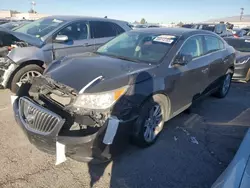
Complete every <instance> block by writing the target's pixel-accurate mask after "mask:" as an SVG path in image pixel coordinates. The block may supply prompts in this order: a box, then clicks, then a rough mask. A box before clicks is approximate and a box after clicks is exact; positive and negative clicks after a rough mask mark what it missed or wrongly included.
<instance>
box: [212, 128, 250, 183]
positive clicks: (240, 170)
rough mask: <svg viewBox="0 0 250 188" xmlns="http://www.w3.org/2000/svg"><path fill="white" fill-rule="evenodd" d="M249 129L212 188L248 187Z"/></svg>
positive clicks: (249, 178) (249, 181)
mask: <svg viewBox="0 0 250 188" xmlns="http://www.w3.org/2000/svg"><path fill="white" fill-rule="evenodd" d="M249 144H250V129H249V130H248V131H247V133H246V135H245V137H244V139H243V141H242V143H241V145H240V148H239V150H238V151H237V153H236V155H235V157H234V159H233V160H232V162H231V163H230V164H229V165H228V167H227V169H226V170H225V171H224V172H223V173H222V174H221V176H220V177H219V178H218V179H217V180H216V182H215V183H214V184H213V185H212V188H249V187H250V175H249V174H250V163H249V159H250V149H249Z"/></svg>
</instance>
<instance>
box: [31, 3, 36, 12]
mask: <svg viewBox="0 0 250 188" xmlns="http://www.w3.org/2000/svg"><path fill="white" fill-rule="evenodd" d="M30 4H31V10H32V12H35V6H36V2H35V1H31V3H30Z"/></svg>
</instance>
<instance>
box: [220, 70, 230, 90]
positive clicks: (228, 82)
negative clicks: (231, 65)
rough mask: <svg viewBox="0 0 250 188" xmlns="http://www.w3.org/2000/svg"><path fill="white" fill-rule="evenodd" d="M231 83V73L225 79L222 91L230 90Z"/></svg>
mask: <svg viewBox="0 0 250 188" xmlns="http://www.w3.org/2000/svg"><path fill="white" fill-rule="evenodd" d="M230 83H231V75H230V74H228V75H227V76H226V78H225V80H224V83H223V88H222V91H223V93H224V94H225V93H227V92H228V90H229V87H230Z"/></svg>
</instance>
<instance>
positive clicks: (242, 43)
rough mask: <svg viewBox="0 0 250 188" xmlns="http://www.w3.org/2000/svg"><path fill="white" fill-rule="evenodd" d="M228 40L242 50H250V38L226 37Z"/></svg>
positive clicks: (231, 44)
mask: <svg viewBox="0 0 250 188" xmlns="http://www.w3.org/2000/svg"><path fill="white" fill-rule="evenodd" d="M226 41H227V43H228V44H229V45H230V46H232V47H234V48H235V49H236V50H238V51H240V52H250V40H245V39H244V40H237V39H226Z"/></svg>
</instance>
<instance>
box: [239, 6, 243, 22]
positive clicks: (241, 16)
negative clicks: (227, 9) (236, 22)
mask: <svg viewBox="0 0 250 188" xmlns="http://www.w3.org/2000/svg"><path fill="white" fill-rule="evenodd" d="M240 10H241V12H240V21H242V18H243V15H244V8H240Z"/></svg>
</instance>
